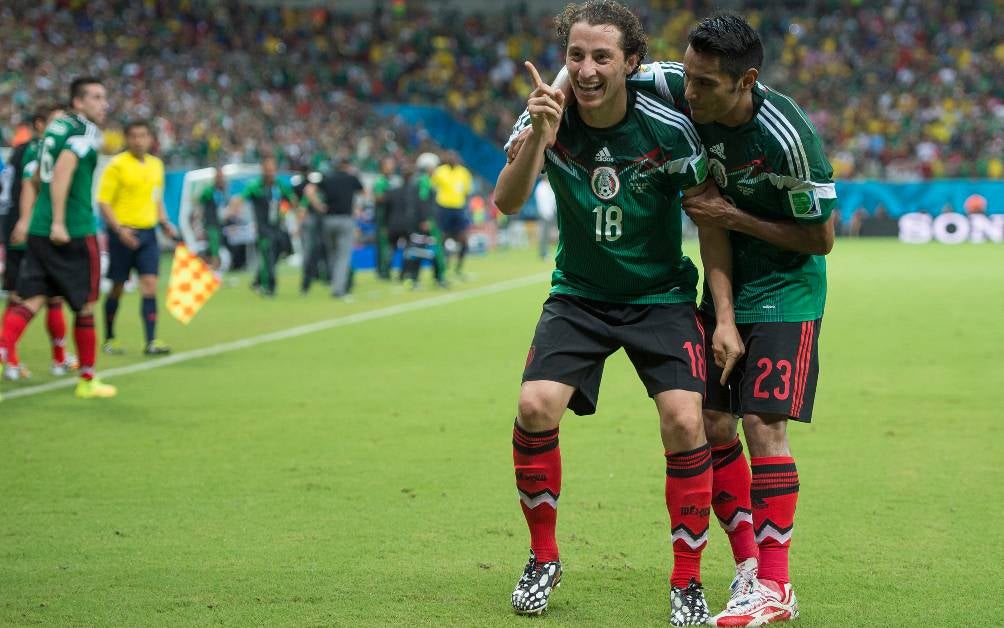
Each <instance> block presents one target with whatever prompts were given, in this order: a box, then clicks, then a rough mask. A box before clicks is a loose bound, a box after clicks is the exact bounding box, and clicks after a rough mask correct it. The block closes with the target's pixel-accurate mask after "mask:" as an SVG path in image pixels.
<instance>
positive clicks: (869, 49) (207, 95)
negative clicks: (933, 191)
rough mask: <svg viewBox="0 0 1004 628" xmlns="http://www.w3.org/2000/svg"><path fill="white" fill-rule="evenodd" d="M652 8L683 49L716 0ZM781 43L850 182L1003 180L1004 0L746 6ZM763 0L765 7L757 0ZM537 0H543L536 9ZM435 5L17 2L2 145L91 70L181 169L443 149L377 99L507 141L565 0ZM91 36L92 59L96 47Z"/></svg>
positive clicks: (774, 42) (0, 108)
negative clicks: (364, 9) (482, 11)
mask: <svg viewBox="0 0 1004 628" xmlns="http://www.w3.org/2000/svg"><path fill="white" fill-rule="evenodd" d="M647 4H648V6H647V8H640V9H639V13H640V14H641V15H642V17H643V21H644V23H645V24H646V27H647V29H648V32H649V34H650V38H651V41H650V52H651V54H650V59H680V58H681V57H682V55H683V51H684V49H685V47H686V34H687V31H688V30H689V28H690V27H691V26H692V25H693V23H694V22H695V20H696V18H697V17H699V16H701V15H704V14H706V13H709V12H710V11H712V10H713V9H714V8H715V7H714V6H712V3H710V2H704V1H701V0H691V1H684V0H676V1H673V0H654V1H653V2H650V3H647ZM734 4H736V5H737V6H735V7H734V8H736V9H739V10H742V11H743V13H744V14H745V15H747V16H748V18H749V20H750V22H751V23H752V24H753V25H754V26H755V27H757V28H758V29H759V30H760V32H761V35H762V37H763V39H764V41H765V43H766V44H767V47H768V48H767V56H766V62H765V67H764V71H763V72H762V74H761V76H762V80H763V81H764V82H765V83H767V84H769V85H772V86H774V87H776V88H777V89H779V90H780V91H783V92H786V93H787V94H789V95H790V96H792V97H794V99H795V100H796V101H797V102H799V103H801V104H802V106H803V107H804V108H805V109H806V110H807V111H808V112H809V113H810V116H811V117H812V118H813V122H814V123H815V124H816V126H817V128H818V129H819V131H820V133H821V134H822V136H823V137H824V139H825V142H826V146H827V151H828V152H829V154H830V157H831V160H832V161H833V164H834V168H835V170H836V172H835V176H836V177H837V178H843V179H848V178H883V179H887V180H916V179H925V178H942V177H987V178H1004V161H1002V155H1004V35H1002V32H1004V31H1002V30H1001V28H1000V23H1001V21H1002V20H1004V2H1001V1H1000V0H993V1H992V2H970V1H963V2H954V3H948V2H938V1H934V0H894V1H892V2H889V3H884V6H880V5H872V4H871V3H866V2H863V1H860V0H851V1H837V0H814V1H810V2H799V3H795V2H775V3H770V4H769V8H754V7H753V6H752V5H753V3H734ZM744 4H749V5H750V8H749V9H745V8H744V6H743V5H744ZM530 6H532V3H531V4H530ZM526 7H527V5H522V6H521V7H520V8H519V9H517V10H505V11H500V13H498V14H494V15H475V14H466V13H465V14H460V13H456V12H451V11H442V10H439V9H438V7H437V11H436V12H433V11H432V10H430V9H429V8H423V6H422V4H421V3H417V2H410V3H407V2H404V1H403V0H395V1H393V2H390V3H388V4H387V5H386V6H385V7H384V8H381V9H378V10H376V11H374V12H370V13H363V14H351V15H350V14H340V13H337V12H336V11H334V10H326V9H295V8H257V7H253V6H249V5H246V4H244V3H241V2H238V1H234V0H223V1H220V2H211V3H206V2H198V1H195V0H177V1H175V0H143V1H126V0H88V1H86V2H84V1H83V0H44V1H41V2H26V1H23V0H14V1H12V2H4V3H3V6H2V7H0V41H3V42H4V55H3V57H2V58H0V144H3V145H9V144H12V143H17V140H18V139H19V137H22V136H24V134H25V131H24V130H23V125H24V124H25V123H26V122H27V119H28V115H29V112H30V110H31V108H32V107H33V105H34V104H36V103H38V102H39V101H52V100H59V99H64V98H65V95H64V92H65V86H66V85H67V83H68V81H69V80H70V78H72V77H73V76H76V75H79V74H97V75H99V76H102V77H104V78H105V79H106V84H107V85H108V87H109V94H110V98H111V100H112V105H113V111H112V115H111V117H110V120H111V121H112V122H111V124H110V127H111V129H110V132H109V133H108V142H109V143H110V144H111V146H109V149H110V150H113V151H114V150H117V149H119V148H120V146H116V145H115V144H116V142H118V143H121V139H120V135H119V134H117V133H116V132H115V126H116V124H117V125H119V128H121V124H122V123H123V122H124V121H126V120H129V119H135V118H148V119H152V120H154V121H155V125H156V127H157V129H158V135H159V140H160V147H159V148H160V153H161V155H162V156H163V157H164V159H165V161H167V162H168V164H169V165H175V166H201V165H210V164H214V163H220V162H230V161H241V160H251V159H254V158H255V157H256V156H257V155H258V153H259V152H260V151H261V149H262V147H266V146H267V147H268V148H269V150H274V151H275V152H277V153H278V154H279V155H280V156H281V158H282V159H283V161H285V162H286V163H289V164H293V163H302V164H306V165H310V166H316V165H318V164H319V163H320V162H323V161H327V160H330V159H332V158H340V159H343V160H344V159H349V160H351V161H353V162H355V164H356V165H357V166H359V167H361V168H362V169H364V170H370V171H375V170H376V169H377V168H376V164H377V162H378V160H379V159H380V157H381V156H383V155H385V154H394V153H401V152H413V151H420V150H426V149H428V148H429V144H430V138H429V136H428V133H427V132H425V131H424V129H422V128H421V127H417V128H416V127H409V126H407V125H405V124H403V123H402V122H401V121H399V120H388V119H385V118H380V117H379V116H377V115H376V114H375V113H374V111H373V110H372V109H371V107H370V104H372V103H377V102H400V103H422V104H435V105H441V106H445V107H447V108H448V109H449V110H450V111H451V112H452V113H453V114H454V115H455V116H456V117H457V118H458V119H460V120H462V121H464V122H466V123H467V124H469V125H470V126H471V128H473V129H474V130H475V131H476V132H478V133H480V134H482V135H484V136H486V137H487V138H489V139H491V140H493V141H501V140H502V138H504V137H505V136H506V135H507V134H508V132H509V129H510V127H511V124H512V122H513V119H514V114H516V113H518V112H519V111H520V110H522V108H523V106H524V103H525V98H526V94H527V93H529V91H530V86H529V84H528V83H527V82H526V79H525V77H524V73H523V72H521V71H519V69H520V65H519V62H520V61H521V60H522V59H531V60H534V61H535V63H537V65H538V67H542V68H551V69H556V68H557V67H559V66H560V64H561V59H562V51H561V50H560V48H559V47H558V46H557V45H556V44H555V43H553V41H552V40H553V38H552V37H551V36H550V28H551V24H550V19H551V13H550V12H547V13H537V12H535V11H533V10H532V9H531V10H528V9H527V8H526ZM82 49H86V50H88V51H90V54H87V55H82V54H81V52H80V51H81V50H82Z"/></svg>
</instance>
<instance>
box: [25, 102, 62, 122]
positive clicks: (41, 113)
mask: <svg viewBox="0 0 1004 628" xmlns="http://www.w3.org/2000/svg"><path fill="white" fill-rule="evenodd" d="M62 108H63V107H62V105H57V104H55V103H47V104H44V105H39V106H37V107H35V110H34V111H32V112H31V124H32V126H34V125H36V124H38V123H39V122H42V123H43V124H44V123H45V122H46V121H47V120H48V119H49V116H51V115H52V112H53V111H56V110H57V109H62Z"/></svg>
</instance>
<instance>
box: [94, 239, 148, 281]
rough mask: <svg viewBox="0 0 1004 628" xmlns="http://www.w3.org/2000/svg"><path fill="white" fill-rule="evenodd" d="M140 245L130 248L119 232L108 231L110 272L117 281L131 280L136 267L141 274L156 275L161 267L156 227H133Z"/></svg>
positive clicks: (110, 275) (111, 276) (109, 275)
mask: <svg viewBox="0 0 1004 628" xmlns="http://www.w3.org/2000/svg"><path fill="white" fill-rule="evenodd" d="M133 232H134V233H135V234H136V239H137V240H139V246H138V247H136V248H135V249H130V248H129V247H128V246H126V245H125V244H124V243H123V242H122V240H120V239H119V236H118V234H116V233H115V232H113V231H109V232H108V273H107V277H108V278H109V279H111V280H112V281H113V282H115V283H125V282H127V281H129V273H130V272H132V269H134V268H135V269H136V273H137V274H139V275H156V274H157V272H158V271H159V269H160V245H159V244H158V243H157V230H156V229H133Z"/></svg>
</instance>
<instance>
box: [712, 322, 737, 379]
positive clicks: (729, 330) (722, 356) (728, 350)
mask: <svg viewBox="0 0 1004 628" xmlns="http://www.w3.org/2000/svg"><path fill="white" fill-rule="evenodd" d="M711 352H712V353H714V358H715V364H717V365H718V367H719V368H721V369H722V379H721V381H720V382H719V383H720V384H721V385H722V386H724V385H725V382H726V381H727V380H728V379H729V374H730V373H732V369H733V367H735V365H736V362H737V361H739V358H741V357H743V354H744V353H746V346H745V345H744V344H743V339H742V336H740V335H739V330H738V329H737V328H736V326H735V323H728V324H726V323H719V324H718V325H716V326H715V333H714V335H712V337H711Z"/></svg>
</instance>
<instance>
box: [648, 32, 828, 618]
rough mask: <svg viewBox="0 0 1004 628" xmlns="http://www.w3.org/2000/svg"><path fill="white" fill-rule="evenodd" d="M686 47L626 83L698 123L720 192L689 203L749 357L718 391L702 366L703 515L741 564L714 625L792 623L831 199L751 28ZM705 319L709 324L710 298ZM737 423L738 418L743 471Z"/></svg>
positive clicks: (806, 130) (800, 117)
mask: <svg viewBox="0 0 1004 628" xmlns="http://www.w3.org/2000/svg"><path fill="white" fill-rule="evenodd" d="M688 40H689V44H690V45H689V47H688V48H687V51H686V54H685V56H684V59H683V63H682V64H680V63H655V64H653V65H651V66H649V67H647V68H645V69H644V71H642V72H640V73H639V74H638V75H637V77H636V79H633V80H635V81H636V84H637V85H638V86H639V87H640V88H645V89H650V90H652V91H653V92H654V93H657V94H659V95H661V96H662V97H663V98H665V99H666V100H668V101H670V102H672V103H674V106H676V107H677V108H679V109H680V110H681V111H683V112H684V113H686V114H687V115H688V116H689V117H690V118H691V119H692V120H693V122H694V126H695V127H696V128H697V132H698V134H699V135H700V137H701V140H702V141H703V142H704V145H705V147H707V149H708V152H709V158H710V170H711V174H712V176H713V177H714V179H715V182H716V183H717V184H718V187H719V188H720V190H721V193H722V195H723V198H721V199H713V200H709V199H704V198H702V199H685V200H684V209H685V210H686V211H687V213H688V214H689V215H690V216H691V218H693V219H694V221H695V222H696V223H697V224H698V225H699V226H707V225H712V226H717V227H722V228H725V229H728V230H729V233H730V236H731V241H732V250H733V289H734V291H735V318H736V322H737V323H738V326H739V331H740V333H741V334H742V338H743V342H744V343H745V347H746V354H745V356H743V357H742V359H741V360H740V362H739V363H738V364H737V365H736V368H735V370H734V371H733V373H732V374H731V376H730V377H729V378H728V380H727V385H725V386H723V385H720V384H719V376H720V375H721V372H720V371H719V370H717V369H716V367H715V366H714V365H711V366H709V369H708V392H707V397H706V399H705V404H704V416H705V428H706V430H707V434H708V439H709V441H710V442H711V445H712V460H713V467H714V489H713V492H714V499H713V502H712V505H713V507H714V510H715V514H716V516H717V517H718V519H719V520H720V522H721V524H722V526H723V527H724V528H725V530H726V532H727V533H728V534H729V540H730V542H731V544H732V550H733V556H734V558H735V560H736V563H737V571H736V578H735V579H734V580H733V588H732V599H731V600H730V602H729V604H728V605H727V607H726V609H725V610H724V611H723V612H722V613H721V614H719V615H718V616H716V617H715V618H714V622H715V623H716V624H717V625H720V626H747V625H756V626H759V625H762V624H764V623H769V622H775V621H784V620H787V619H793V618H795V617H797V616H798V602H797V601H796V598H795V595H794V593H793V591H792V588H791V584H790V580H789V574H788V546H789V544H790V542H791V534H792V529H793V524H794V516H795V502H796V501H797V498H798V489H799V481H798V472H797V470H796V467H795V460H794V458H793V457H792V453H791V449H790V447H789V445H788V437H787V424H788V421H789V420H794V421H801V422H808V421H809V420H810V419H811V417H812V406H813V398H814V396H815V390H816V380H817V377H818V374H819V357H818V342H819V328H820V323H821V322H822V316H823V305H824V303H825V300H826V262H825V259H824V257H823V256H825V255H826V254H827V253H829V252H830V249H831V248H832V246H833V223H832V221H831V220H830V214H831V212H832V210H833V207H834V206H835V204H836V193H835V189H834V184H833V180H832V175H833V169H832V168H831V167H830V164H829V162H828V161H827V158H826V155H825V153H824V152H823V149H822V146H821V143H820V140H819V136H818V134H817V133H816V130H815V129H814V128H813V126H812V123H811V122H810V121H809V120H808V118H807V117H806V115H805V112H803V111H802V109H801V108H799V106H798V105H796V104H795V103H794V102H793V101H792V100H791V99H790V98H788V97H787V96H785V95H783V94H781V93H779V92H777V91H775V90H773V89H771V88H769V87H767V86H765V85H763V84H762V83H760V82H758V81H757V75H758V72H759V69H760V65H761V63H762V61H763V46H762V44H761V42H760V38H759V36H758V35H757V33H756V31H754V30H753V29H752V28H751V27H750V26H749V24H747V23H746V21H745V20H744V19H743V18H741V17H739V16H736V15H732V14H717V15H713V16H711V17H709V18H706V19H705V20H702V21H701V22H700V23H699V24H698V25H697V26H696V27H695V28H694V29H693V30H692V31H691V32H690V35H689V37H688ZM700 309H701V315H702V318H703V320H704V321H705V325H706V326H708V327H709V328H710V327H713V326H714V324H715V316H714V313H715V304H714V303H713V302H712V300H711V299H709V298H708V296H707V290H705V298H704V300H703V301H702V303H701V308H700ZM735 417H742V421H743V432H744V434H745V436H746V444H747V447H748V449H749V455H750V463H747V461H746V459H745V457H744V456H743V453H742V445H741V444H740V442H739V439H738V436H737V421H736V419H735ZM751 467H752V473H751Z"/></svg>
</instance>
